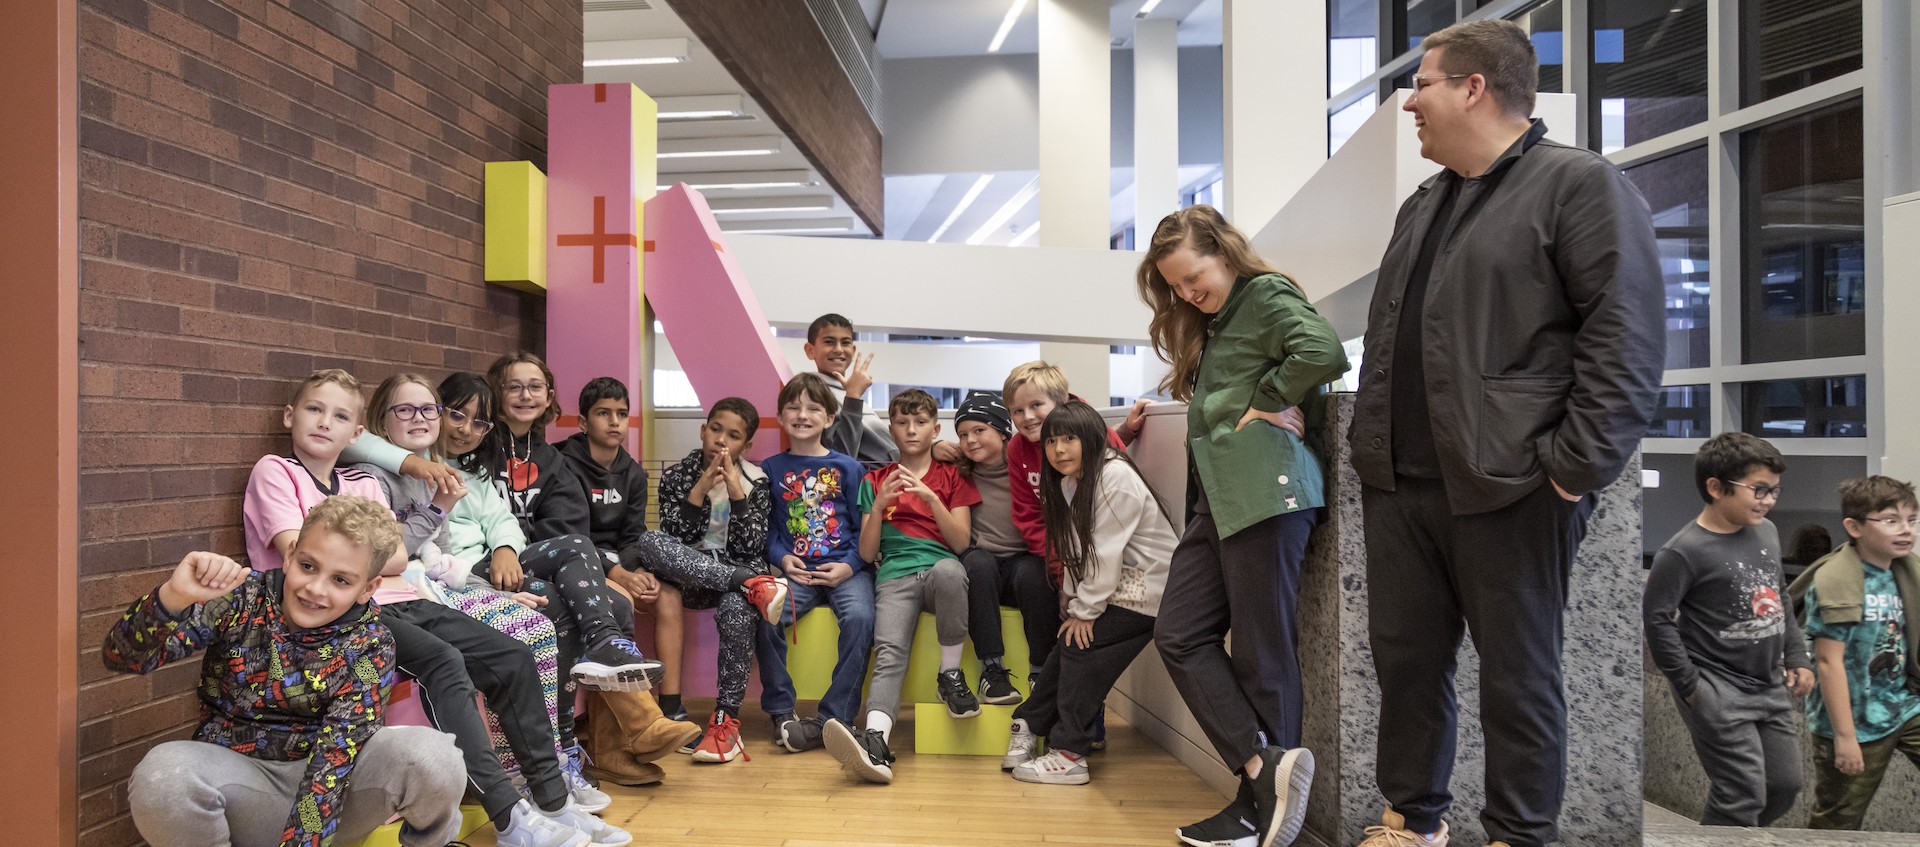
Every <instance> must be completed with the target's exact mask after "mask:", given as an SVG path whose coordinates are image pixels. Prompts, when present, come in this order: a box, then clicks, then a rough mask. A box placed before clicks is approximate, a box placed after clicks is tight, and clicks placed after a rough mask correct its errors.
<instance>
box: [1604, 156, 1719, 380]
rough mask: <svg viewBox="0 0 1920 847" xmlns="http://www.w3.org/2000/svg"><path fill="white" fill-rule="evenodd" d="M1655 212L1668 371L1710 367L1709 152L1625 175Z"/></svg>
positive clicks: (1656, 162)
mask: <svg viewBox="0 0 1920 847" xmlns="http://www.w3.org/2000/svg"><path fill="white" fill-rule="evenodd" d="M1623 173H1625V174H1626V175H1627V179H1628V180H1629V181H1631V182H1632V183H1633V185H1634V187H1635V188H1638V189H1640V196H1642V197H1645V198H1646V199H1647V206H1648V207H1649V208H1651V209H1652V210H1653V234H1654V237H1655V238H1656V239H1658V243H1659V247H1660V273H1661V276H1662V277H1664V278H1665V280H1666V305H1667V367H1668V368H1700V367H1706V366H1707V365H1708V364H1711V358H1712V357H1711V344H1710V343H1709V338H1708V331H1707V329H1708V323H1709V321H1710V320H1711V318H1710V315H1711V311H1710V310H1709V309H1708V308H1707V305H1708V297H1709V295H1708V290H1709V289H1708V282H1707V277H1708V274H1707V271H1708V268H1707V196H1708V195H1707V150H1706V148H1704V147H1696V148H1694V149H1692V150H1688V151H1686V152H1684V153H1676V154H1674V155H1672V156H1665V157H1662V158H1659V159H1655V160H1653V161H1651V162H1643V163H1641V164H1638V165H1634V166H1632V167H1629V168H1627V169H1626V170H1625V171H1623Z"/></svg>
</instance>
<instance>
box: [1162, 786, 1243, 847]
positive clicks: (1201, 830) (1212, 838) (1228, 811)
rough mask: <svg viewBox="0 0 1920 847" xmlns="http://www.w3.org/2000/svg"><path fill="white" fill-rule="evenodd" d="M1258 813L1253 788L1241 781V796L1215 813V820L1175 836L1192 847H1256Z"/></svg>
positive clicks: (1194, 825) (1179, 830) (1196, 825)
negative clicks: (1255, 822) (1255, 823)
mask: <svg viewBox="0 0 1920 847" xmlns="http://www.w3.org/2000/svg"><path fill="white" fill-rule="evenodd" d="M1258 817H1259V812H1258V811H1256V810H1255V808H1254V802H1253V786H1252V785H1251V784H1249V783H1248V782H1247V781H1246V780H1244V779H1243V780H1241V781H1240V793H1239V794H1237V795H1235V796H1234V798H1233V802H1232V803H1231V804H1229V805H1228V806H1227V807H1226V808H1224V809H1221V810H1220V811H1218V812H1216V813H1214V815H1213V817H1210V818H1207V819H1206V820H1203V821H1200V822H1199V823H1190V824H1187V825H1186V826H1183V827H1180V828H1179V829H1177V830H1175V831H1174V835H1175V836H1176V837H1178V838H1179V839H1180V842H1181V843H1183V844H1190V845H1192V847H1254V845H1255V843H1256V842H1258V841H1259V840H1260V831H1259V830H1258V829H1256V828H1255V825H1254V821H1255V820H1256V819H1257V818H1258Z"/></svg>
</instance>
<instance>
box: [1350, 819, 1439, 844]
mask: <svg viewBox="0 0 1920 847" xmlns="http://www.w3.org/2000/svg"><path fill="white" fill-rule="evenodd" d="M1361 834H1362V835H1365V836H1366V839H1365V840H1364V841H1362V842H1361V844H1363V845H1371V847H1417V845H1419V844H1421V843H1423V842H1424V843H1432V842H1429V841H1427V840H1426V839H1425V838H1421V837H1420V836H1418V835H1415V834H1414V833H1413V831H1412V830H1407V829H1395V828H1393V827H1390V826H1382V825H1380V824H1374V825H1373V826H1370V827H1367V828H1366V829H1364V830H1361ZM1376 839H1377V840H1376Z"/></svg>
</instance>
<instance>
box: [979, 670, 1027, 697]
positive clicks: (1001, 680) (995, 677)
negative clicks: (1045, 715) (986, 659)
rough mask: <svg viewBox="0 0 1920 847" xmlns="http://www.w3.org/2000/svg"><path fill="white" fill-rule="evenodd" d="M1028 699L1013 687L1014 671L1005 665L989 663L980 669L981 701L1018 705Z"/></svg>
mask: <svg viewBox="0 0 1920 847" xmlns="http://www.w3.org/2000/svg"><path fill="white" fill-rule="evenodd" d="M1024 699H1026V698H1025V697H1022V696H1021V695H1020V689H1018V688H1015V687H1013V673H1012V672H1010V671H1008V670H1007V669H1006V667H1005V666H1000V665H988V666H986V667H984V668H981V669H980V701H981V702H983V703H992V704H993V705H995V706H1018V705H1020V701H1021V700H1024Z"/></svg>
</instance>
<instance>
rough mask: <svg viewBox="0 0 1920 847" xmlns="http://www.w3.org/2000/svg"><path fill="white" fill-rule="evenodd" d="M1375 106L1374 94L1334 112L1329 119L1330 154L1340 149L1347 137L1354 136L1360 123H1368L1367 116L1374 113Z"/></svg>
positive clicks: (1328, 149)
mask: <svg viewBox="0 0 1920 847" xmlns="http://www.w3.org/2000/svg"><path fill="white" fill-rule="evenodd" d="M1374 108H1375V105H1374V102H1373V96H1372V95H1368V96H1366V97H1362V98H1360V99H1358V100H1355V101H1353V103H1351V104H1349V105H1348V106H1347V107H1346V108H1344V109H1341V110H1340V111H1338V112H1334V113H1333V116H1332V117H1330V118H1328V119H1327V155H1328V156H1332V155H1333V154H1334V153H1335V152H1337V151H1339V149H1340V145H1342V144H1345V143H1347V139H1349V138H1352V137H1353V134H1354V133H1355V132H1357V131H1359V129H1360V125H1361V124H1363V123H1366V122H1367V118H1369V117H1371V116H1372V115H1373V110H1374Z"/></svg>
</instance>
